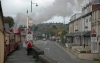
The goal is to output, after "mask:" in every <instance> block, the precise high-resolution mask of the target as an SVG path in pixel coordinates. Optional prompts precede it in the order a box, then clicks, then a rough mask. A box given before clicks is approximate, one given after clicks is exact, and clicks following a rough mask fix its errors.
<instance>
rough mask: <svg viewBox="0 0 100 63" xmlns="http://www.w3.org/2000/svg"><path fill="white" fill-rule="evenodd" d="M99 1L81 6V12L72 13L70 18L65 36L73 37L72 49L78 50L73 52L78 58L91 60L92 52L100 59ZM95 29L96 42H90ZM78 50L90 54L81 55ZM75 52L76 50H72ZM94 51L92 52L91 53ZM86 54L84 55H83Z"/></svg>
mask: <svg viewBox="0 0 100 63" xmlns="http://www.w3.org/2000/svg"><path fill="white" fill-rule="evenodd" d="M99 25H100V3H88V4H87V5H86V6H84V7H83V8H82V13H80V15H79V13H78V16H77V13H76V14H74V15H73V16H72V17H71V18H70V23H69V33H68V34H67V35H66V36H67V37H70V38H73V39H72V40H73V42H71V43H72V46H71V47H72V50H75V51H78V54H75V55H76V56H78V57H79V58H82V59H89V60H92V59H93V58H94V54H95V53H96V54H95V55H96V58H98V59H100V33H99V32H100V26H99ZM93 30H95V31H96V37H97V42H91V36H92V34H91V33H92V31H93ZM80 51H86V52H89V53H90V54H84V56H81V54H79V52H80ZM74 53H76V52H74ZM93 53H94V54H93ZM85 55H86V56H85Z"/></svg>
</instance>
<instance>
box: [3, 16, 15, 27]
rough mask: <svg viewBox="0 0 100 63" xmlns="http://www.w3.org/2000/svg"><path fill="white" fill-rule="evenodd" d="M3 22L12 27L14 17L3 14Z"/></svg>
mask: <svg viewBox="0 0 100 63" xmlns="http://www.w3.org/2000/svg"><path fill="white" fill-rule="evenodd" d="M4 23H9V26H10V27H13V25H14V19H13V18H12V17H10V16H7V17H5V16H4Z"/></svg>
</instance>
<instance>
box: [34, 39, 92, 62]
mask: <svg viewBox="0 0 100 63" xmlns="http://www.w3.org/2000/svg"><path fill="white" fill-rule="evenodd" d="M34 44H35V46H37V47H38V48H40V49H41V50H43V51H44V52H45V53H44V54H45V55H46V56H48V57H50V58H52V59H54V60H55V61H57V62H58V63H92V62H90V61H86V60H80V59H72V58H70V57H69V55H68V54H67V53H66V52H64V51H63V50H62V49H61V48H60V47H58V46H57V45H56V42H53V41H49V40H48V41H43V40H37V41H34Z"/></svg>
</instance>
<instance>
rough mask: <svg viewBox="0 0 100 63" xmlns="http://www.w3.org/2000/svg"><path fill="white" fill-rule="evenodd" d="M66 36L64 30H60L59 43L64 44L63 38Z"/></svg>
mask: <svg viewBox="0 0 100 63" xmlns="http://www.w3.org/2000/svg"><path fill="white" fill-rule="evenodd" d="M65 35H66V30H65V29H64V30H62V33H61V35H60V38H61V42H62V43H63V44H65V42H64V36H65Z"/></svg>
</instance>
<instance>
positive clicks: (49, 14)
mask: <svg viewBox="0 0 100 63" xmlns="http://www.w3.org/2000/svg"><path fill="white" fill-rule="evenodd" d="M82 3H84V0H55V1H54V2H53V3H52V5H51V6H48V7H46V8H43V9H42V10H41V11H39V12H38V14H37V15H36V14H34V15H33V16H32V15H31V17H32V18H33V20H34V23H41V22H44V21H48V20H50V19H52V18H53V17H54V16H62V17H69V16H71V15H72V14H73V13H74V11H80V6H81V4H82ZM20 19H22V18H20ZM23 20H25V18H24V19H22V21H23Z"/></svg>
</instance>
